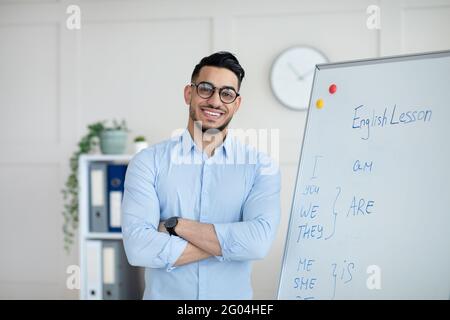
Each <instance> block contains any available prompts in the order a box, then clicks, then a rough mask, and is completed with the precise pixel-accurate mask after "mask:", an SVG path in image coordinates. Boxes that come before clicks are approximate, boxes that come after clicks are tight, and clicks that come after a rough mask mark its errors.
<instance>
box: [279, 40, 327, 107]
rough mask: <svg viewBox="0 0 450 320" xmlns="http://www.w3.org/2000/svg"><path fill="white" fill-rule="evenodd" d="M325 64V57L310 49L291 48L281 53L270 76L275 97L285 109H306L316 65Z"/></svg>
mask: <svg viewBox="0 0 450 320" xmlns="http://www.w3.org/2000/svg"><path fill="white" fill-rule="evenodd" d="M325 62H327V58H326V57H325V55H323V54H322V53H321V52H320V51H318V50H316V49H314V48H310V47H293V48H290V49H287V50H286V51H284V52H282V53H281V54H280V55H279V56H278V57H277V58H276V59H275V62H274V64H273V66H272V70H271V74H270V83H271V86H272V91H273V93H274V95H275V97H276V98H277V99H278V100H279V101H280V102H281V103H282V104H283V105H284V106H286V107H289V108H292V109H295V110H304V109H306V108H308V103H309V97H310V93H311V88H312V82H313V78H314V71H315V67H316V64H321V63H325Z"/></svg>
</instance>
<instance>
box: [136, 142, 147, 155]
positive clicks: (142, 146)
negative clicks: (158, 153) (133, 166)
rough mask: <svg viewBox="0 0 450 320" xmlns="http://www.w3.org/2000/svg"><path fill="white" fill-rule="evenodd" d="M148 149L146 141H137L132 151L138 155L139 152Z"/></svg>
mask: <svg viewBox="0 0 450 320" xmlns="http://www.w3.org/2000/svg"><path fill="white" fill-rule="evenodd" d="M147 147H148V143H147V141H139V142H135V143H134V151H135V152H136V153H138V152H139V151H141V150H143V149H145V148H147Z"/></svg>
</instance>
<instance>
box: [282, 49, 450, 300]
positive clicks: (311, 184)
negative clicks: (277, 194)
mask: <svg viewBox="0 0 450 320" xmlns="http://www.w3.org/2000/svg"><path fill="white" fill-rule="evenodd" d="M333 84H334V85H335V89H336V90H335V92H334V93H333V90H332V89H333V87H331V86H332V85H333ZM330 90H331V91H330ZM319 99H321V102H322V104H320V102H319V103H318V101H319ZM318 106H319V107H320V106H321V108H319V107H318ZM449 297H450V51H446V52H436V53H427V54H418V55H409V56H398V57H389V58H381V59H373V60H360V61H350V62H344V63H336V64H323V65H318V66H316V71H315V76H314V82H313V88H312V92H311V99H310V104H309V111H308V117H307V122H306V127H305V133H304V137H303V146H302V152H301V155H300V161H299V167H298V173H297V180H296V185H295V191H294V196H293V203H292V209H291V215H290V220H289V228H288V233H287V237H286V244H285V252H284V256H283V265H282V271H281V276H280V281H279V289H278V299H449Z"/></svg>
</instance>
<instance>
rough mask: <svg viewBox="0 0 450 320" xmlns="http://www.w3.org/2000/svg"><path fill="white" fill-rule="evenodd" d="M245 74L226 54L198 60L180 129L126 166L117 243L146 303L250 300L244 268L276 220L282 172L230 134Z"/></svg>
mask: <svg viewBox="0 0 450 320" xmlns="http://www.w3.org/2000/svg"><path fill="white" fill-rule="evenodd" d="M243 77H244V70H243V69H242V67H241V66H240V64H239V62H238V60H237V59H236V57H235V56H234V55H232V54H231V53H228V52H218V53H214V54H212V55H211V56H208V57H205V58H203V59H202V60H201V61H200V63H199V64H198V65H197V66H196V67H195V69H194V71H193V73H192V78H191V83H190V84H189V85H187V86H186V87H185V88H184V99H185V101H186V104H187V105H188V106H189V121H188V127H187V130H185V131H184V132H183V134H181V135H179V136H177V137H175V138H172V139H171V140H167V141H165V142H162V143H159V144H156V145H154V146H151V147H149V148H147V149H145V150H143V151H141V152H140V153H138V154H137V155H136V156H135V157H134V158H133V159H132V160H131V162H130V164H129V166H128V170H127V174H126V179H125V192H124V198H123V205H122V213H123V219H122V221H123V223H122V230H123V241H124V245H125V251H126V254H127V257H128V260H129V262H130V264H132V265H135V266H142V267H145V268H146V271H145V280H146V290H145V293H144V299H251V298H252V287H251V261H252V260H255V259H262V258H263V257H264V256H265V255H266V254H267V252H268V250H269V248H270V245H271V243H272V241H273V239H274V236H275V233H276V229H277V226H278V223H279V217H280V174H279V171H278V167H277V166H276V165H275V166H274V163H273V162H272V161H271V159H270V158H268V157H267V156H266V155H264V154H262V153H259V152H257V151H255V150H254V149H252V148H250V147H248V146H246V145H244V144H240V143H238V142H237V140H236V139H234V138H232V137H231V136H229V134H228V124H229V123H230V121H231V119H232V118H233V116H234V114H235V113H236V111H237V110H238V109H239V106H240V104H241V96H240V95H239V93H238V92H239V89H240V85H241V81H242V79H243ZM255 112H258V111H257V110H255ZM274 167H275V168H276V170H273V168H274ZM270 168H271V169H270Z"/></svg>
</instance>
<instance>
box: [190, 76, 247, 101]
mask: <svg viewBox="0 0 450 320" xmlns="http://www.w3.org/2000/svg"><path fill="white" fill-rule="evenodd" d="M202 83H206V84H208V85H210V86H211V87H212V93H211V95H210V96H209V97H204V96H202V95H201V94H200V93H199V92H198V86H199V85H201V84H202ZM191 86H193V87H195V91H196V92H197V94H198V96H199V97H200V98H202V99H209V98H211V97H212V96H213V95H214V93H216V89H219V98H220V101H222V102H223V103H225V104H230V103H233V102H235V101H236V99H237V98H238V97H239V96H240V94H239V92H236V90H235V89H234V88H233V87H222V88H217V87H215V86H214V85H213V84H212V83H210V82H207V81H202V82H199V83H195V82H191ZM226 89H228V90H232V91H233V92H234V93H235V94H236V96H235V97H234V99H233V101H230V102H225V101H223V100H222V95H221V94H222V91H223V90H226Z"/></svg>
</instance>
